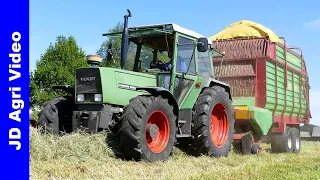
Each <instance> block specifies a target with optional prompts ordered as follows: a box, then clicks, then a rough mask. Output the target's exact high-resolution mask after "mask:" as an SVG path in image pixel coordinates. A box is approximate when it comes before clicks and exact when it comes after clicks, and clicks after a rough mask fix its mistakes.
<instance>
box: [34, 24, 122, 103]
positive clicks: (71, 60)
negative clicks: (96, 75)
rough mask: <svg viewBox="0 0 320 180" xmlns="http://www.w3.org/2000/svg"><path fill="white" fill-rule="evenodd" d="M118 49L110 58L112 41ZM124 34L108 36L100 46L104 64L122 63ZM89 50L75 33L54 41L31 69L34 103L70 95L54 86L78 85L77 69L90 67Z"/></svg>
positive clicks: (111, 30) (116, 65)
mask: <svg viewBox="0 0 320 180" xmlns="http://www.w3.org/2000/svg"><path fill="white" fill-rule="evenodd" d="M122 29H123V24H122V23H118V24H116V25H115V27H113V28H112V29H110V30H109V32H119V31H122ZM110 42H111V43H112V46H113V48H114V49H116V51H119V52H115V53H114V55H113V61H109V62H107V61H106V59H107V49H108V45H109V43H110ZM120 48H121V37H109V38H107V39H106V40H105V41H104V42H103V43H102V44H101V46H100V48H99V49H98V50H97V52H96V53H97V54H99V55H100V56H102V59H103V64H102V65H103V66H108V67H120ZM85 58H86V53H85V51H84V50H83V49H82V48H81V47H79V45H78V44H77V41H76V39H75V37H73V36H69V37H66V36H63V35H60V36H58V37H57V38H56V40H55V42H54V43H50V45H49V47H48V48H47V49H46V50H45V53H44V54H42V55H41V56H40V58H39V60H37V61H36V64H35V70H34V71H33V72H30V74H29V79H30V85H29V88H30V89H29V90H30V99H29V100H30V107H31V108H37V107H41V106H42V105H43V104H44V103H46V102H48V101H49V100H51V99H53V98H55V97H58V96H63V95H66V93H65V92H63V91H58V90H54V89H52V86H54V85H75V70H76V69H77V68H81V67H86V66H88V65H87V62H86V59H85Z"/></svg>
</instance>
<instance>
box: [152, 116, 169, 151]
mask: <svg viewBox="0 0 320 180" xmlns="http://www.w3.org/2000/svg"><path fill="white" fill-rule="evenodd" d="M148 124H154V125H156V126H157V127H158V133H157V135H156V136H155V137H154V138H152V137H151V136H150V134H149V133H148V131H147V128H146V140H147V144H148V147H149V149H150V150H151V151H152V152H154V153H160V152H162V151H163V150H164V149H165V148H166V146H167V144H168V142H169V134H170V127H169V120H168V118H167V116H166V115H165V113H163V112H162V111H154V112H153V113H151V115H150V116H149V118H148V120H147V125H148ZM146 127H147V126H146Z"/></svg>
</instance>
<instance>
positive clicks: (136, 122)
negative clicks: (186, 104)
mask: <svg viewBox="0 0 320 180" xmlns="http://www.w3.org/2000/svg"><path fill="white" fill-rule="evenodd" d="M155 119H156V121H154V120H155ZM151 121H152V122H155V123H158V124H157V125H158V126H157V127H158V128H159V130H158V133H157V135H155V136H154V138H153V139H152V138H151V137H152V136H151V135H150V134H151V133H150V134H149V133H147V123H148V122H151ZM119 127H120V129H119V130H118V132H117V134H118V137H119V138H120V143H119V146H118V150H119V151H120V153H121V154H122V156H123V157H124V158H125V159H127V160H135V161H140V160H142V161H146V162H154V161H165V160H167V159H168V157H169V156H170V154H171V152H172V150H173V146H174V143H175V139H176V116H175V114H174V113H173V106H172V105H170V104H169V102H168V99H165V98H163V97H161V96H156V97H154V96H147V95H145V96H137V97H135V98H133V99H131V100H130V103H129V104H128V105H127V106H125V107H124V112H123V115H122V116H121V118H120V121H119ZM152 142H153V143H154V144H153V145H152V144H151V143H152Z"/></svg>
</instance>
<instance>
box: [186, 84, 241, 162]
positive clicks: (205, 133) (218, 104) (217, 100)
mask: <svg viewBox="0 0 320 180" xmlns="http://www.w3.org/2000/svg"><path fill="white" fill-rule="evenodd" d="M213 115H215V116H217V115H218V116H219V117H216V118H211V116H213ZM219 119H220V120H219ZM222 119H223V120H222ZM213 122H215V123H221V124H218V125H217V124H216V125H213V124H212V123H213ZM234 123H235V120H234V110H233V107H232V101H231V100H230V98H229V94H228V93H227V92H226V91H225V89H224V88H222V87H220V86H213V87H209V88H205V89H204V90H203V92H202V93H201V94H200V95H199V97H198V99H197V101H196V103H195V105H194V116H193V127H192V135H193V136H194V138H193V143H192V145H193V155H195V156H200V155H202V154H204V155H208V156H211V157H226V156H228V154H229V152H230V151H231V148H232V142H233V134H234ZM219 125H220V126H223V127H224V129H223V128H218V126H219ZM212 128H214V129H215V130H213V131H211V129H212ZM218 134H220V135H221V136H222V138H221V139H220V140H219V138H218V137H219V136H218ZM213 139H215V140H213ZM218 141H222V143H219V142H218Z"/></svg>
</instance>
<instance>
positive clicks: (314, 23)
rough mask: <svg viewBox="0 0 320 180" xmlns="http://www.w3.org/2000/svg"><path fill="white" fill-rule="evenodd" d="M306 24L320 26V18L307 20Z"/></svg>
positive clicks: (307, 25)
mask: <svg viewBox="0 0 320 180" xmlns="http://www.w3.org/2000/svg"><path fill="white" fill-rule="evenodd" d="M304 26H306V27H320V19H316V20H313V21H310V22H306V23H304Z"/></svg>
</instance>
